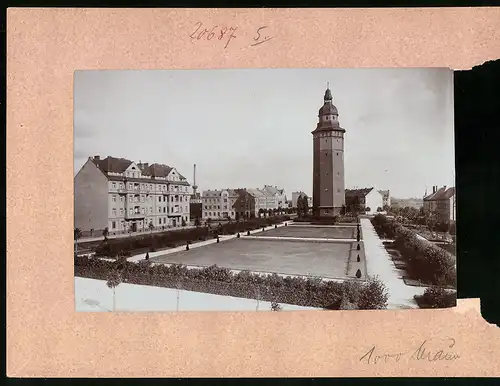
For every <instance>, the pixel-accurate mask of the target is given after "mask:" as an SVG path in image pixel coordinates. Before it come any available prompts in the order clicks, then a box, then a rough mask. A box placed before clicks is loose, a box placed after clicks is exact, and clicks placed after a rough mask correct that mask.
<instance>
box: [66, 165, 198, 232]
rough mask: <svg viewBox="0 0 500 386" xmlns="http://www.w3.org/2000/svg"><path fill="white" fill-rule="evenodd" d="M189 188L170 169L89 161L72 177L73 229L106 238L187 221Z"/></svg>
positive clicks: (176, 173) (185, 182) (171, 225)
mask: <svg viewBox="0 0 500 386" xmlns="http://www.w3.org/2000/svg"><path fill="white" fill-rule="evenodd" d="M188 188H189V183H188V181H187V180H186V178H185V177H183V176H182V175H181V174H180V173H179V172H178V171H177V170H176V169H175V168H174V167H170V166H167V165H163V164H156V163H155V164H152V165H149V164H147V163H135V162H134V161H131V160H128V159H125V158H114V157H106V158H105V159H101V158H100V157H99V156H95V157H93V158H92V157H91V158H89V159H88V160H87V162H86V163H85V164H84V165H83V166H82V168H81V169H80V170H79V172H78V173H77V174H76V176H75V178H74V208H75V219H74V226H75V228H79V229H81V230H82V231H84V232H87V231H95V232H98V231H101V230H103V229H105V228H108V231H109V232H110V234H119V233H126V232H137V231H145V230H154V229H165V228H169V227H179V226H182V225H183V224H187V223H188V222H189V217H190V215H189V213H190V212H189V211H190V205H189V203H190V192H189V189H188Z"/></svg>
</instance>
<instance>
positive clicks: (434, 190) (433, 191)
mask: <svg viewBox="0 0 500 386" xmlns="http://www.w3.org/2000/svg"><path fill="white" fill-rule="evenodd" d="M432 193H436V185H433V186H432Z"/></svg>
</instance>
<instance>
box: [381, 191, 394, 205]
mask: <svg viewBox="0 0 500 386" xmlns="http://www.w3.org/2000/svg"><path fill="white" fill-rule="evenodd" d="M378 192H379V193H380V194H381V195H382V202H383V204H384V205H383V206H382V208H383V207H385V206H386V205H387V206H391V195H390V194H391V192H390V191H389V190H379V191H378Z"/></svg>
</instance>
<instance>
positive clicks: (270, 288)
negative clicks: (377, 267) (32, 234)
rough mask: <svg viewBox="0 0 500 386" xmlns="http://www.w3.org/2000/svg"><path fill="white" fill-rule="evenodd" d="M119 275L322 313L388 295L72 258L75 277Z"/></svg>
mask: <svg viewBox="0 0 500 386" xmlns="http://www.w3.org/2000/svg"><path fill="white" fill-rule="evenodd" d="M114 271H118V272H119V273H120V277H121V278H122V280H123V281H124V282H126V283H129V284H140V285H151V286H156V287H167V288H181V289H184V290H188V291H196V292H203V293H211V294H218V295H225V296H234V297H241V298H248V299H256V298H257V297H258V298H259V299H260V300H262V301H269V302H277V303H287V304H294V305H299V306H307V307H318V308H323V309H331V310H339V309H384V308H386V307H387V299H388V294H387V290H386V288H385V286H384V284H383V283H382V282H380V281H379V280H378V279H377V278H372V279H370V280H369V281H367V282H360V281H355V282H354V281H345V282H340V283H339V282H334V281H324V280H322V279H321V278H302V277H290V276H288V277H282V276H280V275H277V274H271V275H259V274H254V273H251V272H249V271H241V272H239V273H236V274H235V273H233V272H232V271H231V270H229V269H226V268H221V267H218V266H216V265H213V266H211V267H207V268H203V269H196V268H193V269H188V268H187V267H186V266H184V265H170V266H166V265H161V264H158V265H151V263H150V261H145V260H144V261H141V262H139V263H132V262H128V261H126V259H124V258H119V259H117V260H116V261H105V260H101V259H98V258H88V257H86V256H76V257H75V276H80V277H88V278H93V279H99V280H107V278H108V277H109V275H110V274H111V273H112V272H114Z"/></svg>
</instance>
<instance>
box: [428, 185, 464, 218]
mask: <svg viewBox="0 0 500 386" xmlns="http://www.w3.org/2000/svg"><path fill="white" fill-rule="evenodd" d="M455 193H456V192H455V188H454V187H450V188H447V187H446V185H445V186H443V187H442V188H439V189H438V186H437V185H435V186H433V187H432V193H431V194H429V195H426V196H425V197H424V199H423V210H424V214H425V215H428V216H429V215H430V216H435V217H436V220H437V221H441V222H447V223H450V222H455V221H456V197H455V196H456V194H455Z"/></svg>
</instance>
